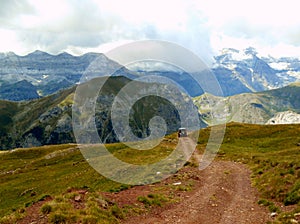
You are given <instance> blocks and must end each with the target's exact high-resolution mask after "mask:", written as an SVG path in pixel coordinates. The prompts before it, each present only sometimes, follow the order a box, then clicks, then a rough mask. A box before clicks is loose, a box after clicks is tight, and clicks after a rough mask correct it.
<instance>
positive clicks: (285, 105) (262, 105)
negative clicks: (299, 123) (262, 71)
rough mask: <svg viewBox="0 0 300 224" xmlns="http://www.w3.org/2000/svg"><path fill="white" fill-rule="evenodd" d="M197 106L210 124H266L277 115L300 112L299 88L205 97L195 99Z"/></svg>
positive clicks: (206, 95) (296, 86)
mask: <svg viewBox="0 0 300 224" xmlns="http://www.w3.org/2000/svg"><path fill="white" fill-rule="evenodd" d="M194 103H195V105H196V106H197V107H198V109H199V112H200V114H201V116H202V118H203V119H204V120H205V121H206V122H207V124H213V123H216V122H217V121H218V120H219V121H220V120H224V121H226V122H230V121H235V122H242V123H252V124H265V123H266V122H267V121H268V120H269V119H271V118H272V117H273V116H275V114H276V113H278V112H283V111H287V110H293V111H295V112H299V111H300V85H299V84H298V83H295V84H292V85H290V86H287V87H284V88H280V89H276V90H270V91H265V92H261V93H244V94H239V95H235V96H230V97H216V96H213V95H210V94H204V95H202V96H199V97H196V98H194Z"/></svg>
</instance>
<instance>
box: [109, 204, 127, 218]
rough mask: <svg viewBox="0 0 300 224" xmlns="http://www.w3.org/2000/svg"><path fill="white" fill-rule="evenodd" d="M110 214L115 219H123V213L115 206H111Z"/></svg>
mask: <svg viewBox="0 0 300 224" xmlns="http://www.w3.org/2000/svg"><path fill="white" fill-rule="evenodd" d="M111 214H112V215H113V216H114V217H116V218H117V219H123V218H124V213H123V211H122V210H121V209H120V208H119V207H118V206H117V205H114V206H112V208H111Z"/></svg>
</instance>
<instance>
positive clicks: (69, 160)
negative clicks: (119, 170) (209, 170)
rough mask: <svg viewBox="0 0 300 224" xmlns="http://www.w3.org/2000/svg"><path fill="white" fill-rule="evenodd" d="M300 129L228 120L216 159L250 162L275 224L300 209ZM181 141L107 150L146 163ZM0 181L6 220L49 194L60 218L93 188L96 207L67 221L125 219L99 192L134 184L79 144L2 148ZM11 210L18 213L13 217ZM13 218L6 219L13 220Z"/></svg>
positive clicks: (90, 203)
mask: <svg viewBox="0 0 300 224" xmlns="http://www.w3.org/2000/svg"><path fill="white" fill-rule="evenodd" d="M299 133H300V125H272V126H262V125H250V124H240V123H229V124H228V125H227V129H226V135H225V138H224V142H223V144H222V146H221V149H220V150H219V152H218V156H217V158H216V159H220V160H233V161H236V162H241V163H245V164H248V165H249V167H250V168H251V170H252V171H253V172H252V182H253V186H255V187H256V188H257V189H258V190H259V192H260V198H261V199H260V201H259V202H258V203H260V204H261V205H262V206H267V207H268V208H269V210H270V212H277V213H278V217H277V218H276V221H274V223H290V220H291V219H294V215H295V214H296V213H299V212H300V146H298V143H300V135H299ZM208 136H209V128H207V129H203V130H202V131H201V134H200V138H199V141H198V150H199V151H200V152H202V151H203V150H204V148H205V144H206V142H207V138H208ZM176 143H177V138H176V135H175V134H174V135H171V136H168V138H166V139H165V140H164V141H163V142H162V143H161V144H160V145H159V146H158V147H156V148H155V149H154V150H151V151H149V150H145V151H137V150H132V149H129V148H127V147H126V146H124V145H122V144H116V143H115V144H110V145H108V148H109V150H110V151H111V152H112V153H114V155H115V156H116V157H117V158H119V159H121V160H124V161H127V162H130V163H135V164H141V163H142V164H145V163H147V162H155V161H157V160H159V159H160V158H164V157H166V156H167V155H168V154H169V153H170V152H171V151H172V149H173V148H174V146H175V145H176ZM191 165H193V164H191ZM0 179H1V182H0V217H3V216H6V217H5V218H3V219H2V221H3V223H5V222H4V221H5V220H6V221H7V220H10V221H11V220H13V219H16V218H18V217H21V216H22V215H24V211H25V210H24V208H25V207H30V206H31V205H32V204H33V203H34V202H38V201H41V200H45V199H47V197H51V198H54V199H55V200H54V202H51V203H50V204H49V203H48V204H47V203H46V205H45V206H44V207H42V209H43V211H39V212H41V213H44V214H48V213H50V216H51V215H52V216H51V217H52V218H53V220H55V217H56V218H57V219H59V217H57V216H55V215H57V214H58V213H57V212H56V211H73V210H70V209H71V208H69V207H68V206H70V204H68V203H67V201H68V198H70V197H72V198H74V197H75V196H76V192H74V191H73V190H74V189H77V190H88V191H89V192H90V194H89V199H88V202H87V204H86V205H85V206H91V207H89V208H91V209H90V210H87V212H86V213H84V214H81V213H80V214H75V213H72V214H71V215H70V217H69V216H68V217H67V218H68V220H71V219H72V217H73V218H74V219H75V218H76V217H77V218H78V217H81V218H82V219H86V220H88V219H89V218H91V217H94V219H93V220H94V221H95V220H97V217H100V216H101V217H102V218H101V220H106V221H107V223H115V222H117V221H118V219H120V218H122V216H123V215H122V214H123V213H122V212H121V211H120V209H119V208H118V207H116V205H113V204H111V205H109V207H108V208H106V209H105V210H103V209H100V208H99V207H97V204H99V203H100V202H99V201H101V200H102V201H103V200H104V199H103V198H102V199H101V198H99V194H97V192H99V191H101V192H102V191H112V192H114V191H120V190H122V189H126V188H128V187H130V186H126V185H122V184H119V183H116V182H113V181H110V180H108V179H106V178H104V177H103V176H101V175H100V174H98V173H97V172H96V171H95V170H93V169H92V168H91V167H90V166H89V165H88V163H87V162H86V161H85V160H84V158H83V157H82V155H81V153H80V151H79V150H78V149H77V146H76V145H72V144H65V145H56V146H55V145H53V146H43V147H38V148H29V149H18V150H14V151H10V152H2V153H0ZM93 192H94V193H93ZM153 197H154V196H153ZM156 197H158V196H155V198H156ZM150 199H151V198H150ZM150 199H147V200H150ZM156 199H157V198H156ZM156 199H155V200H156ZM151 200H152V199H151ZM153 200H154V199H153ZM157 200H162V201H164V200H166V199H162V198H160V199H157ZM96 202H97V203H96ZM53 203H56V204H53ZM95 203H96V204H95ZM149 203H150V202H149ZM153 203H154V201H153ZM155 203H156V202H155ZM157 203H160V202H157ZM47 206H48V207H47ZM50 207H51V208H50ZM47 209H48V210H47ZM51 209H52V210H51ZM53 209H54V210H53ZM64 209H65V210H64ZM51 211H52V212H51ZM80 211H81V210H80ZM92 211H93V212H92ZM9 214H13V215H11V216H8V215H9ZM59 214H61V213H59ZM54 216H55V217H54ZM60 218H62V217H60ZM64 218H65V219H67V218H66V217H64ZM10 221H7V222H6V223H11V222H10ZM53 222H54V221H53ZM0 223H1V222H0ZM87 223H89V222H87ZM95 223H97V222H96V221H95Z"/></svg>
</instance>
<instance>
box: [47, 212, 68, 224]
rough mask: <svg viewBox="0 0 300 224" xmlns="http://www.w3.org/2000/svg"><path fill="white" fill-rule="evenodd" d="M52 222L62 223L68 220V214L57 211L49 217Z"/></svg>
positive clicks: (54, 223) (55, 223)
mask: <svg viewBox="0 0 300 224" xmlns="http://www.w3.org/2000/svg"><path fill="white" fill-rule="evenodd" d="M49 221H50V223H53V224H62V223H66V222H67V216H66V215H64V214H61V213H55V214H53V215H51V216H50V217H49Z"/></svg>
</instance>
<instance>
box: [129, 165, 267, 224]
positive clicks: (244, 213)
mask: <svg viewBox="0 0 300 224" xmlns="http://www.w3.org/2000/svg"><path fill="white" fill-rule="evenodd" d="M198 172H199V177H200V181H201V182H202V184H201V185H200V186H199V187H198V188H197V189H196V190H194V191H193V192H192V194H191V195H189V196H187V197H186V198H185V199H184V200H181V201H180V202H179V203H176V204H173V205H171V206H169V207H167V208H165V209H159V210H156V211H155V210H154V211H152V212H151V213H149V214H146V215H141V216H137V217H132V218H130V219H128V220H126V221H125V222H124V223H128V224H129V223H130V224H135V223H138V224H141V223H143V224H150V223H151V224H154V223H189V224H196V223H197V224H202V223H203V224H211V223H221V224H233V223H239V224H243V223H245V224H246V223H247V224H249V223H251V224H256V223H257V224H259V223H266V222H267V221H268V220H270V216H269V212H268V211H267V210H266V208H264V207H261V206H259V205H258V204H257V201H258V197H257V193H256V191H255V189H254V188H253V187H251V182H250V171H249V169H247V168H246V166H244V165H242V164H239V163H235V162H230V161H215V162H213V163H212V164H211V165H210V166H209V167H208V168H206V169H205V170H202V171H198Z"/></svg>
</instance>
